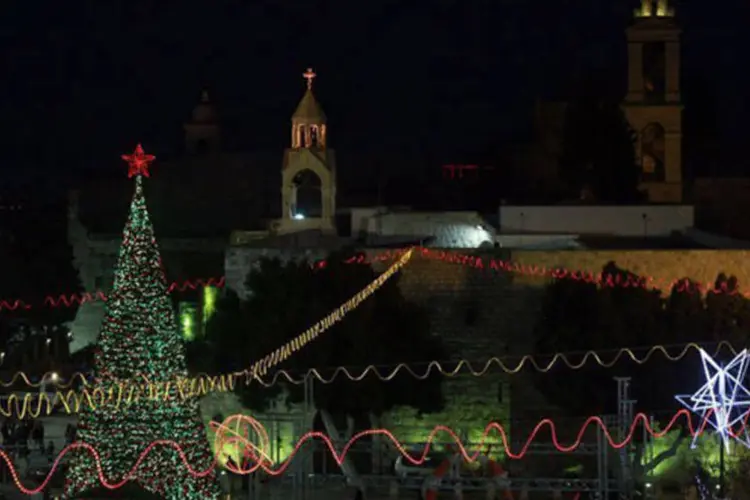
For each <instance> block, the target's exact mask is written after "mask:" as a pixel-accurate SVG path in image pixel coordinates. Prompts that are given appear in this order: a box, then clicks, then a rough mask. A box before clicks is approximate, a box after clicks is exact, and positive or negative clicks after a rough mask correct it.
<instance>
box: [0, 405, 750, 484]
mask: <svg viewBox="0 0 750 500" xmlns="http://www.w3.org/2000/svg"><path fill="white" fill-rule="evenodd" d="M682 418H684V419H685V420H686V422H685V425H686V427H687V429H688V431H689V432H690V434H691V435H692V436H695V435H697V434H701V433H703V432H704V430H705V427H706V425H707V423H706V420H705V419H704V420H703V421H702V423H701V425H700V426H698V427H697V428H696V427H694V425H693V423H692V420H691V418H690V412H689V411H687V410H680V411H678V412H677V413H675V414H674V415H673V416H672V418H671V419H670V421H669V423H668V424H667V425H666V427H665V428H664V429H663V430H661V431H658V430H655V429H654V428H653V427H652V426H651V424H650V423H649V422H650V417H648V416H647V415H646V414H644V413H638V414H637V415H635V416H634V418H633V422H632V423H631V425H630V428H629V430H628V433H627V434H626V436H625V438H624V439H623V440H621V441H617V440H616V439H615V438H614V437H612V434H611V433H610V431H609V429H608V428H607V426H606V424H605V423H604V422H603V420H602V419H601V418H599V417H589V418H588V419H586V421H585V422H584V423H583V424H582V425H581V427H580V429H579V430H578V433H577V434H576V438H575V439H574V440H573V441H572V442H571V443H570V444H561V443H560V440H559V438H558V437H557V430H556V427H555V423H554V421H552V419H549V418H547V419H544V420H541V421H540V422H539V423H538V424H537V425H536V426H535V427H534V429H533V430H532V431H531V432H530V433H529V436H528V438H527V439H526V441H525V442H524V444H523V446H521V447H520V449H519V450H518V451H513V450H511V448H510V444H509V439H508V435H507V432H506V431H505V429H504V428H503V426H502V425H501V424H499V423H497V422H492V423H490V424H489V425H487V427H485V430H484V432H483V433H482V437H481V438H480V440H479V443H477V444H476V445H475V448H476V449H477V451H474V452H469V450H468V449H467V447H466V445H464V444H463V442H462V441H461V439H460V438H459V436H458V434H457V433H456V432H455V431H453V429H451V428H450V427H447V426H442V425H441V426H436V427H434V428H433V430H432V431H431V432H430V434H429V436H428V438H427V444H426V445H425V447H424V450H423V451H422V453H419V454H416V455H412V454H410V453H409V452H408V450H407V449H406V447H405V446H404V445H403V444H402V443H400V442H399V441H398V439H396V437H395V436H394V435H393V434H392V433H391V432H390V431H388V430H387V429H370V430H366V431H362V432H359V433H357V434H356V435H354V436H353V437H352V438H351V439H350V440H349V441H348V442H347V443H346V445H344V447H343V448H341V451H337V450H336V447H335V445H334V444H333V441H332V440H331V439H330V438H329V437H328V436H326V435H325V434H323V433H321V432H308V433H306V434H305V435H304V436H302V437H301V438H300V439H299V440H298V441H297V444H296V445H295V446H294V449H293V450H292V452H291V454H290V455H289V457H288V458H287V459H286V460H284V461H283V462H282V463H280V464H279V465H278V466H276V467H274V466H272V465H268V464H267V462H268V460H267V459H260V460H253V458H255V459H257V458H259V457H258V455H261V456H262V455H266V450H264V449H263V448H264V446H267V445H266V444H265V443H264V442H261V444H260V446H257V445H255V444H252V443H250V441H249V440H248V439H247V437H246V436H245V435H243V434H242V433H240V432H239V430H237V427H238V425H237V423H240V424H244V425H245V426H247V427H246V428H247V429H249V430H250V431H251V432H257V431H258V430H261V432H262V433H263V434H265V435H267V433H266V431H265V428H264V427H263V426H262V425H261V424H260V423H258V422H257V421H256V420H255V419H253V418H252V417H248V416H246V415H232V416H230V417H228V418H227V419H226V420H224V422H222V423H221V424H217V423H215V422H212V427H213V428H214V429H215V430H216V431H217V433H216V434H217V435H216V440H217V443H216V444H217V445H220V446H227V445H230V446H232V445H240V444H242V445H243V446H244V447H245V448H243V449H246V450H247V451H246V455H247V458H250V459H251V461H254V462H255V463H253V464H252V465H251V466H249V467H248V468H246V469H239V468H238V469H235V471H236V472H239V473H242V474H249V473H252V472H255V471H257V470H259V469H260V470H263V471H264V472H266V473H267V474H269V475H271V476H279V475H281V474H283V473H284V472H285V471H286V469H287V468H288V467H289V465H290V464H291V461H292V459H293V458H294V456H295V455H296V454H297V453H298V452H299V451H300V449H301V448H302V447H303V446H304V445H305V444H306V443H307V442H308V441H313V440H319V441H322V442H323V444H324V445H325V446H326V447H327V448H328V450H329V451H330V453H331V455H332V456H333V458H334V459H335V460H336V463H338V464H339V465H341V464H342V463H343V462H344V458H345V457H346V455H347V453H348V452H349V451H350V450H351V448H352V446H354V444H356V443H357V442H358V441H359V440H361V439H363V438H366V437H369V436H383V437H385V438H386V439H388V440H389V441H390V442H391V443H392V444H393V446H394V448H396V450H398V452H399V453H400V454H401V455H402V456H403V457H404V458H405V459H406V460H407V461H408V462H410V463H411V464H414V465H421V464H423V463H424V462H425V461H426V460H427V458H428V455H429V453H430V449H431V447H432V444H433V443H434V442H435V441H436V440H437V437H438V436H439V435H441V434H443V435H447V437H448V438H450V440H451V441H452V442H453V443H455V447H456V450H455V451H456V452H457V453H459V454H460V455H461V457H462V458H463V459H464V460H465V461H467V462H474V461H476V460H477V458H478V457H479V455H481V454H483V450H485V449H486V448H487V444H485V443H486V442H487V441H488V439H487V438H488V436H489V435H490V433H491V432H493V431H494V432H496V433H497V434H499V436H500V440H501V441H502V445H503V450H504V454H505V455H506V456H507V457H508V458H510V459H512V460H518V459H521V458H523V457H524V456H525V455H526V453H528V452H529V448H530V447H531V445H532V443H533V442H534V440H535V438H536V436H537V434H539V433H540V432H542V431H543V430H544V429H545V428H549V433H550V440H551V442H552V444H553V445H554V446H555V448H557V450H558V451H560V452H563V453H569V452H572V451H574V450H576V449H577V448H578V447H579V446H580V445H581V443H582V441H583V436H584V435H585V433H586V432H587V431H588V430H589V428H590V427H592V426H593V427H597V428H599V429H601V431H602V432H603V434H604V438H605V439H606V442H607V443H608V444H609V446H611V447H612V448H614V449H620V448H622V447H624V446H626V445H627V444H628V443H630V441H631V440H632V439H633V438H634V437H635V436H640V435H639V434H636V431H637V430H638V426H639V425H642V426H643V428H644V429H645V430H646V431H647V432H648V433H649V434H650V435H651V436H653V437H654V438H662V437H664V436H665V435H666V434H667V433H669V432H671V431H673V430H675V428H676V426H677V423H678V420H680V419H682ZM235 422H236V423H235ZM745 424H746V423H745ZM745 424H743V427H744V425H745ZM233 426H234V427H235V430H232V427H233ZM261 441H264V440H263V439H262V435H261ZM442 442H444V440H443V441H442ZM493 446H494V445H493ZM156 447H169V448H172V449H174V450H175V451H176V452H177V453H178V455H179V457H180V460H181V461H182V464H183V466H184V467H186V468H187V470H188V472H189V473H190V474H191V475H193V476H196V477H202V476H206V475H209V474H211V473H212V472H213V471H214V468H215V466H216V463H217V462H216V460H214V462H213V463H212V464H210V465H209V466H208V467H207V468H206V469H204V470H197V469H195V468H193V467H192V466H191V465H190V463H189V462H188V460H187V457H186V456H185V453H184V452H183V450H182V448H181V447H180V446H179V445H178V444H177V443H176V442H174V441H168V440H159V441H154V442H152V443H151V444H149V445H148V446H146V448H145V449H144V451H143V452H142V453H141V454H140V456H139V457H138V460H136V462H135V463H134V464H133V466H132V467H131V469H130V471H129V472H128V474H127V475H126V476H125V477H124V478H123V479H122V480H120V481H110V480H108V479H107V478H105V477H104V474H103V468H102V464H101V458H100V456H99V453H98V452H97V451H96V449H94V447H93V446H91V445H89V444H86V443H73V444H71V445H68V446H66V447H65V448H64V449H63V450H61V451H60V453H59V454H58V456H57V458H56V459H55V460H54V462H53V464H52V467H51V470H50V472H49V473H48V474H47V477H46V478H45V479H44V481H42V482H41V484H39V485H38V486H37V487H35V488H28V487H26V486H25V485H24V484H23V483H22V482H21V481H20V479H19V475H18V472H17V471H16V468H15V466H14V465H13V462H12V460H11V459H10V457H9V455H8V454H7V453H6V452H5V451H4V450H0V459H1V460H3V461H4V462H5V464H6V465H7V466H8V469H9V471H10V474H11V477H12V479H13V482H14V483H15V484H16V486H17V487H18V489H19V490H20V491H21V492H23V493H24V494H26V495H33V494H36V493H39V492H40V491H42V490H43V489H44V488H45V487H46V486H47V484H48V483H49V481H50V480H51V478H52V476H53V474H54V472H55V470H56V469H57V468H58V467H59V466H60V464H61V462H62V461H63V459H64V457H65V455H67V454H68V453H69V452H71V451H73V450H76V449H81V450H86V451H88V452H89V453H91V454H92V455H93V457H94V461H95V463H96V468H97V475H98V479H99V481H100V482H101V484H102V486H104V487H105V488H107V489H110V490H114V489H117V488H120V487H122V486H123V485H124V484H125V483H126V482H127V481H128V480H129V479H130V477H132V476H134V474H135V472H136V471H137V470H138V467H139V466H140V464H141V463H143V461H144V460H145V459H146V457H147V455H148V454H149V453H150V452H151V450H153V449H154V448H156ZM217 449H221V448H217Z"/></svg>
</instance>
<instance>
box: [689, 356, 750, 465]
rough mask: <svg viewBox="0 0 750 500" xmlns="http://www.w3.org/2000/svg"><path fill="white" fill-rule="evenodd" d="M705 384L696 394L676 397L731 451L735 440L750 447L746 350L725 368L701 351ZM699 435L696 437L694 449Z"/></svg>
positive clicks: (749, 394)
mask: <svg viewBox="0 0 750 500" xmlns="http://www.w3.org/2000/svg"><path fill="white" fill-rule="evenodd" d="M700 354H701V362H702V363H703V372H704V374H705V376H706V384H705V385H704V386H703V387H701V388H700V389H698V390H697V391H696V392H695V394H693V395H688V396H675V398H676V399H677V401H679V402H680V403H681V404H682V405H683V406H685V407H686V408H687V409H689V410H690V411H692V412H693V413H695V414H697V415H700V416H701V418H702V420H701V423H702V422H703V420H706V421H707V422H708V424H710V425H711V427H713V428H714V429H716V432H717V433H718V434H719V436H720V437H721V440H722V442H723V443H724V446H725V447H726V449H727V452H729V451H730V450H729V441H730V440H731V439H735V440H737V441H738V442H740V443H742V444H743V445H744V446H746V447H747V448H750V436H749V435H748V432H747V430H746V429H745V425H744V423H745V420H746V417H747V416H748V413H750V391H748V390H747V388H746V387H745V375H746V374H747V369H748V360H750V355H748V352H747V349H745V350H743V351H742V352H741V353H739V354H737V356H735V357H734V359H733V360H732V361H730V362H729V364H728V365H726V366H721V365H719V364H718V363H717V362H716V361H714V359H713V358H712V357H711V355H710V354H708V353H707V352H706V351H704V350H703V349H701V350H700ZM697 439H698V435H695V436H694V437H693V444H692V447H693V448H694V447H695V445H696V444H695V443H696V441H697Z"/></svg>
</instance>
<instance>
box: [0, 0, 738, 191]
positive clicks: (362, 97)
mask: <svg viewBox="0 0 750 500" xmlns="http://www.w3.org/2000/svg"><path fill="white" fill-rule="evenodd" d="M685 3H686V2H685ZM636 4H638V1H632V2H627V1H625V0H606V1H602V0H577V1H576V2H569V1H563V0H541V1H534V0H392V1H387V0H368V1H364V2H363V1H359V2H357V1H351V0H347V1H339V0H294V1H279V0H276V1H274V0H259V1H240V0H235V1H229V0H210V1H208V0H201V1H198V0H180V1H176V0H159V1H153V0H152V1H143V0H131V1H129V2H119V1H112V0H108V1H101V0H85V1H82V0H78V1H73V2H61V1H51V0H48V1H41V2H10V3H9V5H6V6H5V8H4V11H3V15H2V17H1V18H0V36H1V37H2V43H1V44H0V46H1V47H2V49H1V50H2V52H1V53H2V67H3V78H2V86H3V92H2V93H0V99H2V123H3V125H2V127H3V134H2V138H3V140H4V141H5V144H4V145H3V147H4V150H5V155H4V156H5V158H4V159H3V161H2V165H3V168H4V170H5V172H4V178H5V182H10V180H12V179H14V178H16V177H18V176H19V175H20V174H19V173H20V172H29V171H35V172H39V171H41V172H46V173H48V174H49V175H52V176H55V177H66V176H68V175H69V174H70V172H71V171H72V170H79V169H81V168H102V169H116V168H123V167H122V166H121V165H120V162H119V154H120V153H122V152H127V151H129V150H131V149H132V147H133V146H134V144H135V143H136V142H138V141H141V142H143V143H144V146H145V147H146V148H147V149H148V150H150V151H151V152H154V153H155V154H156V155H157V156H160V157H161V158H169V157H171V156H173V155H175V154H176V153H177V151H178V148H179V146H180V144H181V133H182V130H181V124H182V122H183V121H185V120H186V119H187V118H188V117H189V115H190V111H191V109H192V107H193V105H194V104H195V103H196V102H197V100H198V98H199V95H200V91H201V88H203V87H206V88H208V89H209V91H210V93H211V95H212V96H213V99H214V100H215V102H216V103H217V105H218V108H219V111H220V113H221V115H222V117H223V119H224V121H225V123H226V126H227V127H228V128H230V129H231V130H232V131H233V134H234V140H233V142H234V143H235V145H238V144H240V143H242V145H243V146H244V149H246V150H250V151H253V150H258V151H260V150H262V151H269V150H270V151H276V150H277V151H279V155H281V150H282V149H283V148H284V147H286V146H288V144H287V141H288V137H289V119H290V116H291V114H292V112H293V110H294V108H295V106H296V104H297V102H298V100H299V99H300V97H301V96H302V93H303V90H304V81H303V79H302V77H301V73H302V72H303V71H304V69H305V68H306V67H308V66H312V67H313V68H314V69H315V71H316V72H317V74H318V78H317V80H316V87H315V90H316V95H317V97H318V98H319V100H320V101H321V103H322V105H323V107H324V109H325V111H326V113H327V115H328V117H329V129H330V131H331V132H330V134H331V135H330V139H331V144H332V146H333V147H335V148H337V149H339V150H357V151H364V152H367V151H374V152H394V153H399V152H410V154H413V153H414V152H417V153H424V154H429V155H430V157H432V158H435V161H436V168H439V167H438V165H439V163H440V162H441V161H442V162H456V163H461V162H463V163H478V162H482V161H487V162H493V161H495V159H496V158H497V157H498V155H499V154H500V152H502V151H503V150H504V149H505V148H507V147H508V145H509V144H512V143H513V142H514V140H517V139H519V138H522V137H524V136H525V135H526V134H527V131H528V122H529V114H530V111H531V108H532V105H533V102H534V99H535V97H537V96H541V97H548V98H557V97H565V95H567V94H569V93H570V92H571V88H576V85H580V82H581V81H583V80H586V79H589V80H591V79H593V80H598V81H602V82H609V83H611V85H610V87H611V88H610V90H609V91H607V92H612V89H614V91H615V92H617V91H622V86H623V84H624V81H625V65H624V62H625V43H624V32H623V29H624V27H625V26H626V24H627V22H628V21H629V19H630V18H631V15H632V10H633V8H634V7H635V6H636ZM573 5H575V7H573ZM678 11H679V16H680V22H681V25H682V26H683V29H684V35H683V40H684V49H683V54H684V56H683V86H684V89H685V90H684V96H685V100H686V104H687V107H686V120H688V121H689V120H690V119H691V118H690V117H689V116H688V115H687V114H688V113H689V110H690V109H691V108H690V106H691V101H690V100H691V99H692V105H693V108H692V109H694V110H700V113H701V116H702V117H703V118H701V121H705V120H707V118H706V117H708V118H710V120H708V121H709V122H710V121H715V123H716V124H717V125H716V127H713V126H708V127H707V128H708V129H709V130H708V131H706V130H703V131H701V133H706V134H708V133H713V132H712V130H710V129H712V128H716V129H717V130H718V132H717V135H718V147H717V150H719V151H720V152H721V153H720V154H721V158H720V160H717V162H718V163H719V164H721V165H722V166H721V168H720V169H719V170H720V171H721V172H723V171H724V170H725V169H726V171H730V170H731V171H733V172H737V171H738V168H740V169H741V167H739V165H743V166H747V160H746V159H745V155H744V154H741V153H742V152H741V151H740V148H744V147H745V146H744V145H745V144H746V143H747V138H748V132H749V131H748V126H747V124H746V123H744V120H745V119H746V118H745V116H746V114H747V111H748V109H747V108H748V100H747V94H748V89H750V78H749V77H748V73H749V72H750V70H748V65H747V53H748V48H750V43H749V42H750V36H748V32H750V30H749V29H748V28H747V26H748V21H750V2H747V0H727V1H719V2H708V3H707V2H697V1H693V2H690V5H684V6H679V5H678ZM618 85H619V88H618ZM691 91H692V94H691ZM607 92H605V93H607ZM709 103H710V104H709ZM714 109H715V111H716V112H715V117H716V119H715V120H714V119H713V118H714V116H713V115H714V111H713V110H714ZM695 121H696V119H695V118H693V122H695ZM691 126H692V127H693V128H694V129H696V130H698V129H700V127H697V126H696V125H695V124H694V123H693V125H688V124H686V129H690V127H691ZM703 128H704V129H705V128H706V127H703ZM686 133H687V130H686ZM726 165H731V166H726ZM342 167H343V166H342ZM721 172H720V173H721Z"/></svg>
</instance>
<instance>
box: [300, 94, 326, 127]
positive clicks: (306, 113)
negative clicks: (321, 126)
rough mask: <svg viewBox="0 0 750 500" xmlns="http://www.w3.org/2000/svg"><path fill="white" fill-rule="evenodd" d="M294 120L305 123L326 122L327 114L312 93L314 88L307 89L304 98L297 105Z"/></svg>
mask: <svg viewBox="0 0 750 500" xmlns="http://www.w3.org/2000/svg"><path fill="white" fill-rule="evenodd" d="M292 121H295V122H305V123H325V122H326V114H325V113H324V112H323V108H321V107H320V104H318V100H317V99H315V96H314V95H313V93H312V89H307V90H306V91H305V95H304V96H302V100H301V101H300V102H299V104H298V105H297V110H296V111H295V112H294V115H292Z"/></svg>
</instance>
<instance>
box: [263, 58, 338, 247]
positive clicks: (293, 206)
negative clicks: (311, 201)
mask: <svg viewBox="0 0 750 500" xmlns="http://www.w3.org/2000/svg"><path fill="white" fill-rule="evenodd" d="M302 76H303V77H304V78H305V79H306V80H307V89H306V91H305V94H304V95H303V96H302V100H301V101H300V102H299V104H298V105H297V110H296V111H295V112H294V115H292V137H291V147H290V148H287V149H286V150H285V151H284V161H283V164H282V170H281V219H280V220H279V222H278V224H276V230H277V231H278V232H280V233H289V232H296V231H305V230H319V231H321V232H324V233H335V232H336V228H335V224H334V217H335V214H336V156H335V152H334V151H333V150H332V149H330V148H329V147H328V129H327V128H326V115H325V113H323V109H322V108H321V107H320V105H319V104H318V101H317V100H316V99H315V95H314V94H313V90H312V88H313V80H314V79H315V77H316V76H317V75H316V74H315V73H314V72H313V70H312V69H309V68H308V70H307V71H306V72H305V73H304V74H303V75H302ZM310 178H313V179H314V180H315V181H316V182H315V187H314V189H315V195H316V196H317V195H318V194H319V196H320V198H319V200H320V203H319V205H320V208H319V210H317V211H316V212H315V213H306V212H305V210H304V209H303V207H300V206H298V201H299V197H298V194H299V192H300V190H301V189H303V187H307V186H303V183H305V181H304V179H310ZM318 189H319V193H318V192H317V191H318Z"/></svg>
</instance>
